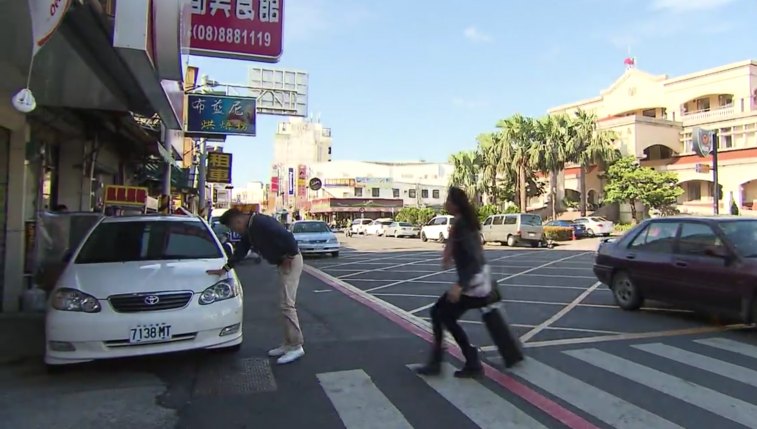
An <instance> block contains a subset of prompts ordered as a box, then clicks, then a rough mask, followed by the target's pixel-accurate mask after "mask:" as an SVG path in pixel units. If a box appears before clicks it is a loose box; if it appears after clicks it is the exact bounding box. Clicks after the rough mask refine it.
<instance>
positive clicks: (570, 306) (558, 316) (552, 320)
mask: <svg viewBox="0 0 757 429" xmlns="http://www.w3.org/2000/svg"><path fill="white" fill-rule="evenodd" d="M601 284H602V283H600V282H596V283H594V284H593V285H591V287H590V288H588V289H586V290H585V291H584V292H583V293H582V294H581V295H578V297H576V299H574V300H573V301H572V302H571V303H570V304H568V305H566V306H565V307H564V308H563V309H562V310H560V311H558V312H557V313H555V314H554V315H553V316H552V317H550V318H549V319H547V320H545V321H544V322H542V323H540V324H539V326H537V327H535V328H534V329H532V330H530V331H528V332H526V333H525V334H523V335H522V336H521V337H520V340H521V341H522V342H524V343H525V342H527V341H528V340H530V339H531V338H533V337H534V336H535V335H537V334H538V333H539V332H541V331H543V330H544V328H547V327H549V326H550V325H551V324H553V323H555V322H557V321H558V320H560V319H561V318H562V317H563V316H565V315H566V314H568V313H570V312H571V310H573V309H574V308H576V306H577V305H578V304H580V303H581V301H583V300H584V298H586V297H587V296H589V294H590V293H592V292H594V290H595V289H596V288H598V287H599V286H600V285H601Z"/></svg>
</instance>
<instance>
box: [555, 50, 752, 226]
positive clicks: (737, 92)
mask: <svg viewBox="0 0 757 429" xmlns="http://www.w3.org/2000/svg"><path fill="white" fill-rule="evenodd" d="M578 109H582V110H585V111H588V112H591V113H594V114H595V115H596V116H597V118H599V119H598V123H597V126H598V128H600V129H605V130H612V131H614V132H615V133H616V134H617V136H618V137H619V139H618V141H617V142H616V143H617V145H618V147H619V149H620V150H621V152H622V153H623V154H624V155H634V156H636V157H637V158H638V159H639V161H640V163H641V165H643V166H647V167H652V168H654V169H656V170H659V171H672V172H675V173H676V174H677V175H678V179H679V185H680V186H681V187H682V188H683V190H684V193H683V195H682V196H681V197H680V198H679V201H678V203H679V204H678V208H679V210H681V211H682V212H688V213H712V207H713V194H714V192H713V191H714V187H713V183H714V182H713V177H712V173H711V172H705V171H706V170H707V169H706V168H704V169H703V168H702V167H701V165H702V164H706V165H710V164H711V158H710V157H706V158H703V157H699V156H697V155H696V154H695V153H694V149H693V147H692V142H691V133H692V129H694V128H697V127H699V128H703V129H706V130H712V131H717V135H718V139H717V144H718V148H719V149H718V151H719V163H718V164H719V169H720V170H719V179H718V182H719V184H720V187H721V189H722V192H721V193H720V195H721V209H720V210H721V213H722V212H723V211H724V210H725V211H727V210H728V205H729V204H730V201H736V203H737V205H739V206H740V207H741V209H742V210H745V211H746V212H750V211H752V208H753V207H754V205H755V203H757V61H754V60H751V61H742V62H738V63H734V64H728V65H724V66H721V67H716V68H713V69H708V70H702V71H699V72H695V73H691V74H688V75H684V76H679V77H672V78H671V77H668V76H666V75H653V74H649V73H646V72H643V71H641V70H638V69H636V68H634V67H632V66H631V67H628V69H627V70H626V72H625V73H624V74H623V75H622V76H621V77H620V78H619V79H618V80H617V81H615V82H614V83H613V84H612V85H611V86H610V87H609V88H607V89H605V90H604V91H601V93H600V95H599V96H598V97H594V98H591V99H587V100H582V101H578V102H575V103H570V104H567V105H563V106H558V107H555V108H552V109H550V110H549V113H550V114H557V113H568V114H573V113H574V112H576V111H577V110H578ZM698 165H699V166H698ZM700 171H702V172H700ZM578 173H579V170H578V168H577V167H569V168H566V169H565V171H564V172H563V177H562V179H563V180H562V181H561V184H562V186H560V188H562V189H561V191H562V192H563V195H562V197H564V196H565V195H568V196H570V194H571V193H577V192H578ZM600 173H601V172H599V171H597V169H596V168H593V169H592V171H590V173H589V174H588V175H587V190H588V198H589V201H590V202H594V203H596V202H599V201H600V200H601V197H602V187H603V183H602V178H601V177H602V175H601V174H600ZM558 197H561V196H560V195H558Z"/></svg>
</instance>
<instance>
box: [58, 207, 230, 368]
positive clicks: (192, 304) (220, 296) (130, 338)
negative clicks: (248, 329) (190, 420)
mask: <svg viewBox="0 0 757 429" xmlns="http://www.w3.org/2000/svg"><path fill="white" fill-rule="evenodd" d="M66 260H67V266H66V268H65V270H64V271H63V273H62V275H61V277H60V279H59V280H58V282H57V284H56V286H55V288H54V290H53V291H52V293H51V297H50V303H49V306H50V308H49V310H48V312H47V316H46V328H45V331H46V351H45V363H46V364H48V365H62V364H72V363H80V362H87V361H92V360H96V359H106V358H116V357H130V356H139V355H149V354H158V353H167V352H176V351H183V350H190V349H213V348H229V349H238V348H239V346H240V345H241V343H242V287H241V285H240V284H239V279H238V278H237V276H236V274H235V273H234V271H231V272H229V273H227V274H224V275H222V276H220V277H214V276H209V275H208V274H206V270H209V269H217V268H219V267H222V266H223V265H224V264H225V263H226V255H225V253H224V250H223V248H222V246H221V243H220V242H219V241H218V239H217V238H216V236H215V234H214V233H213V232H212V231H211V229H210V227H209V226H208V224H207V223H205V222H204V221H203V220H202V219H200V218H193V217H187V216H159V215H154V216H153V215H148V216H130V217H110V218H104V219H103V220H101V221H100V222H99V223H98V224H96V226H95V227H94V228H93V229H92V231H91V232H90V233H89V235H88V236H87V237H85V239H84V240H83V242H82V244H81V245H80V246H79V248H78V249H75V250H74V251H72V252H69V253H67V254H66Z"/></svg>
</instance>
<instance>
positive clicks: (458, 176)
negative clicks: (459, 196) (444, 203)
mask: <svg viewBox="0 0 757 429" xmlns="http://www.w3.org/2000/svg"><path fill="white" fill-rule="evenodd" d="M449 161H450V164H452V166H453V167H454V171H453V172H452V177H450V186H456V187H458V188H460V189H462V190H463V191H465V193H466V194H468V198H470V200H471V202H474V203H476V202H478V196H479V190H480V189H481V186H480V182H479V167H480V165H481V160H480V157H479V154H478V153H477V152H476V151H475V150H463V151H460V152H457V153H454V154H452V155H451V156H450V158H449Z"/></svg>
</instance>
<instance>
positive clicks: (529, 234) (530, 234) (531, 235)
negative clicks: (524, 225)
mask: <svg viewBox="0 0 757 429" xmlns="http://www.w3.org/2000/svg"><path fill="white" fill-rule="evenodd" d="M534 235H536V234H535V233H533V232H529V233H528V236H529V237H533V236H534Z"/></svg>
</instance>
